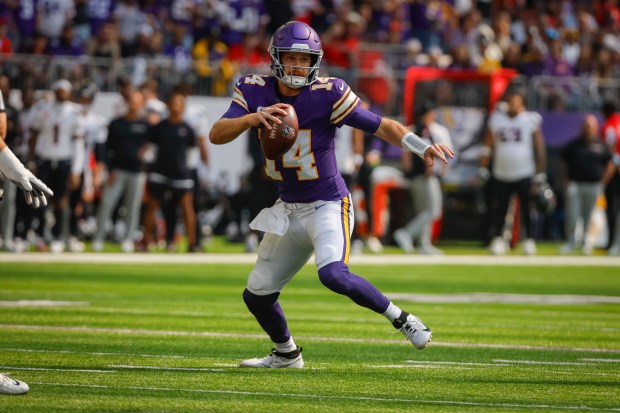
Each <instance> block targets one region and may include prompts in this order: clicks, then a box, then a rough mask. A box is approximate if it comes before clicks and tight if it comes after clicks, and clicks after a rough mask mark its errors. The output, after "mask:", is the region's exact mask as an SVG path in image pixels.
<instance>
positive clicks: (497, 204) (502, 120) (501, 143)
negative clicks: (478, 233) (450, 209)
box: [489, 110, 542, 238]
mask: <svg viewBox="0 0 620 413" xmlns="http://www.w3.org/2000/svg"><path fill="white" fill-rule="evenodd" d="M541 124H542V117H541V116H540V115H539V114H538V113H536V112H530V111H523V112H521V113H519V114H518V115H516V116H515V117H510V116H509V115H508V114H507V113H506V112H504V111H501V110H497V111H495V112H493V114H492V115H491V117H490V118H489V129H490V130H491V132H492V134H493V166H492V169H491V182H490V184H491V185H492V193H493V195H494V199H493V200H492V205H491V211H492V215H491V229H490V231H491V234H490V235H491V237H495V236H501V231H502V228H503V225H504V220H505V217H506V213H507V212H508V206H509V203H510V197H511V196H512V195H513V194H515V193H516V194H517V195H518V197H519V204H520V207H521V211H522V216H523V223H524V233H525V235H526V236H525V238H529V235H528V234H529V231H530V216H529V204H530V198H531V186H532V178H533V177H534V175H535V174H536V160H535V154H534V134H535V132H536V131H537V130H539V129H540V127H541Z"/></svg>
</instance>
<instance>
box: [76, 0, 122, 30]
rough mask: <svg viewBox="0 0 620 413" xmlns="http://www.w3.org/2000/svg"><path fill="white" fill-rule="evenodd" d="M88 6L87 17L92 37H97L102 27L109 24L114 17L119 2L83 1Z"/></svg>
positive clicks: (108, 0) (103, 0)
mask: <svg viewBox="0 0 620 413" xmlns="http://www.w3.org/2000/svg"><path fill="white" fill-rule="evenodd" d="M83 1H85V2H86V4H87V9H86V16H87V18H88V26H89V29H90V33H89V35H90V36H97V34H98V33H99V31H100V30H101V27H102V26H103V25H104V24H106V23H109V22H110V21H111V20H112V18H113V15H114V9H115V8H116V2H117V0H83Z"/></svg>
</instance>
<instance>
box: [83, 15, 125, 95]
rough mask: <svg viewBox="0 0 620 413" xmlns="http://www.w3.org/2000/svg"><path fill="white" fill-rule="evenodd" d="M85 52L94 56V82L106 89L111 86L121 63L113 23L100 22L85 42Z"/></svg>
mask: <svg viewBox="0 0 620 413" xmlns="http://www.w3.org/2000/svg"><path fill="white" fill-rule="evenodd" d="M86 54H87V55H88V56H90V57H93V58H95V60H94V62H93V63H94V65H95V69H94V70H95V75H94V76H93V77H94V80H95V82H96V83H97V84H98V85H100V86H102V87H105V88H106V89H107V88H110V87H111V86H113V85H114V80H115V79H116V76H117V75H118V72H119V69H120V65H121V47H120V44H119V41H118V37H117V32H116V27H115V25H114V23H112V22H104V23H103V24H101V26H100V28H99V29H98V31H97V32H96V33H95V35H94V37H92V38H91V39H90V40H89V41H88V43H87V44H86ZM99 59H105V60H99Z"/></svg>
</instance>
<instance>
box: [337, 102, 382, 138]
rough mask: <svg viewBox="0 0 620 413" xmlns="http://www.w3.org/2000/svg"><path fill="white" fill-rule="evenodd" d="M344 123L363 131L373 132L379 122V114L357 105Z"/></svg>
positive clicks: (377, 127)
mask: <svg viewBox="0 0 620 413" xmlns="http://www.w3.org/2000/svg"><path fill="white" fill-rule="evenodd" d="M345 124H346V125H349V126H351V127H353V128H356V129H361V130H363V131H364V132H368V133H375V132H376V131H377V129H379V125H380V124H381V116H379V115H377V114H375V113H373V112H371V111H369V110H367V109H364V108H363V107H361V106H357V107H356V108H355V110H354V111H353V113H352V114H351V116H350V117H349V119H347V120H346V122H345Z"/></svg>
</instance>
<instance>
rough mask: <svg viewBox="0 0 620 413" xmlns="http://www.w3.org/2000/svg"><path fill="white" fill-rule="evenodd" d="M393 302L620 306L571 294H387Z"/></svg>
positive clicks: (602, 298)
mask: <svg viewBox="0 0 620 413" xmlns="http://www.w3.org/2000/svg"><path fill="white" fill-rule="evenodd" d="M386 295H387V296H388V297H389V298H390V299H392V300H403V301H411V302H415V303H433V304H437V303H441V304H444V303H448V304H454V303H465V304H471V303H499V304H554V305H574V304H620V297H615V296H605V295H574V294H572V295H569V294H504V293H467V294H414V293H386Z"/></svg>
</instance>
